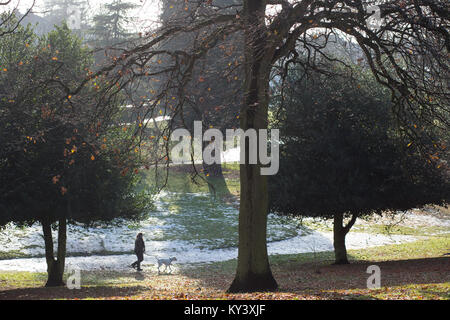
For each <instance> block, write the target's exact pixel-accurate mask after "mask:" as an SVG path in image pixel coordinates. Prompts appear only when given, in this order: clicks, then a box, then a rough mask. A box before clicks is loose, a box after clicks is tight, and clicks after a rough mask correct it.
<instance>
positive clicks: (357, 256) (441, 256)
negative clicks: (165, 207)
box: [0, 235, 450, 300]
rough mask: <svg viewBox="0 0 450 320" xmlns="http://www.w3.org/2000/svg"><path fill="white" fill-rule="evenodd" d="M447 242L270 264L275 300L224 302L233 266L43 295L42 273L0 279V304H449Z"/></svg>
mask: <svg viewBox="0 0 450 320" xmlns="http://www.w3.org/2000/svg"><path fill="white" fill-rule="evenodd" d="M449 251H450V237H449V236H448V235H447V236H433V237H427V238H424V239H422V240H419V241H416V242H412V243H407V244H399V245H389V246H381V247H373V248H369V249H362V250H349V256H350V259H351V261H352V263H351V264H350V265H343V266H335V265H332V264H331V263H332V261H333V253H332V252H321V253H305V254H296V255H274V256H271V257H270V260H271V265H272V271H273V274H274V276H275V278H276V279H277V281H278V284H279V290H278V291H277V292H266V293H264V292H261V293H253V294H226V293H225V291H226V289H227V287H228V286H229V284H230V283H231V281H232V280H233V276H234V272H235V268H236V261H235V260H230V261H225V262H220V263H212V264H195V265H183V266H178V268H177V270H176V271H174V272H173V274H161V275H158V273H157V272H156V268H155V267H152V266H148V267H147V269H146V270H145V271H144V272H143V273H135V272H122V273H121V272H93V271H92V272H82V274H81V276H82V288H81V290H68V289H67V288H53V289H48V288H43V285H44V284H45V280H46V274H45V273H31V272H0V299H139V300H140V299H152V300H157V299H164V300H166V299H189V300H195V299H269V300H271V299H283V300H287V299H289V300H297V299H449V298H450V272H449V270H450V257H448V256H446V254H447V253H449ZM373 264H376V265H378V266H379V267H380V268H381V286H382V287H381V288H380V289H367V286H366V281H367V278H368V276H369V274H367V273H366V270H367V267H368V266H369V265H373Z"/></svg>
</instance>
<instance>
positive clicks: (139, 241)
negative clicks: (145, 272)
mask: <svg viewBox="0 0 450 320" xmlns="http://www.w3.org/2000/svg"><path fill="white" fill-rule="evenodd" d="M142 236H143V235H142V233H138V235H137V236H136V241H135V242H134V253H135V254H136V256H137V261H136V262H133V264H132V265H131V267H132V268H135V269H136V270H137V271H142V269H141V262H142V261H144V252H145V243H144V239H143V238H142Z"/></svg>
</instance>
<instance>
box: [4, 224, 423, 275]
mask: <svg viewBox="0 0 450 320" xmlns="http://www.w3.org/2000/svg"><path fill="white" fill-rule="evenodd" d="M415 240H416V238H415V237H412V236H402V235H393V236H385V235H376V234H366V233H356V232H355V233H352V232H350V233H349V234H348V235H347V238H346V244H347V248H348V249H361V248H367V247H373V246H382V245H386V244H397V243H405V242H411V241H415ZM157 245H159V247H158V246H157ZM147 248H149V249H151V250H152V252H151V253H148V254H147V255H146V256H145V257H144V259H145V260H144V262H143V264H142V265H143V267H144V268H145V267H147V268H155V262H156V259H155V256H157V257H159V258H162V257H171V256H176V257H177V259H178V260H177V263H179V264H189V263H208V262H218V261H226V260H230V259H235V258H237V253H238V251H237V248H229V249H214V250H210V249H199V248H197V247H195V246H193V245H191V244H189V243H186V242H183V241H172V242H170V243H169V242H165V243H164V244H162V243H161V242H150V243H148V245H147ZM331 250H333V234H332V233H331V232H312V233H310V234H307V235H302V234H301V233H300V234H299V235H298V236H296V237H293V238H291V239H286V240H282V241H276V242H270V243H268V252H269V255H273V254H296V253H305V252H321V251H331ZM135 260H136V257H135V256H134V255H131V254H123V255H109V256H98V255H93V256H87V257H67V258H66V265H67V266H72V267H76V268H79V269H80V270H82V271H83V270H84V271H92V270H117V271H122V270H128V269H130V267H129V265H130V264H131V263H132V262H134V261H135ZM0 270H3V271H12V270H14V271H32V272H45V271H46V270H47V265H46V262H45V258H29V259H12V260H0Z"/></svg>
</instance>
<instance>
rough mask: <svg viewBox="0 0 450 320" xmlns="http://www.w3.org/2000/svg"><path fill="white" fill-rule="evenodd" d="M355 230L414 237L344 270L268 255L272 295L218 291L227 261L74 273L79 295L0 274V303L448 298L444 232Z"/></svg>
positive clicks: (365, 253) (322, 259) (35, 276)
mask: <svg viewBox="0 0 450 320" xmlns="http://www.w3.org/2000/svg"><path fill="white" fill-rule="evenodd" d="M236 171H237V167H236V168H234V167H231V168H230V167H228V168H226V170H225V176H226V178H227V184H228V188H229V191H230V192H231V194H232V195H231V198H230V199H229V200H230V202H234V200H233V198H236V197H238V196H239V190H238V177H237V175H236ZM185 177H186V175H185V173H184V172H183V173H179V174H178V175H177V174H175V175H174V177H172V178H171V179H170V181H171V183H172V188H173V189H174V190H176V191H178V192H203V191H206V190H207V188H206V187H205V186H203V187H201V188H202V189H199V187H198V186H197V185H193V184H190V183H188V182H187V181H186V180H185ZM168 187H169V188H170V187H171V186H168ZM182 187H183V188H184V189H183V188H182ZM203 189H204V190H203ZM169 190H170V189H169ZM172 191H173V190H172ZM439 214H440V215H441V216H440V218H444V219H448V218H449V217H450V210H449V209H445V208H441V210H440V213H439ZM418 217H420V215H419V216H418ZM427 217H429V216H428V215H426V214H425V215H424V218H425V219H422V220H426V219H427ZM440 221H441V220H440ZM442 221H443V220H442ZM309 223H311V222H309ZM315 228H319V229H325V230H326V229H330V225H329V224H319V225H316V226H315ZM355 229H356V230H359V231H363V232H369V233H374V234H380V233H382V234H383V233H384V234H386V233H389V234H397V235H413V236H415V237H416V240H415V241H413V242H407V243H401V244H390V245H384V246H376V247H370V248H364V249H353V250H349V251H348V254H349V260H350V261H351V264H349V265H333V264H332V263H333V259H334V254H333V252H331V251H326V252H311V253H300V254H283V255H271V256H270V263H271V267H272V272H273V274H274V277H275V279H276V280H277V282H278V284H279V289H278V290H277V291H275V292H257V293H246V294H228V293H226V290H227V289H228V287H229V285H230V284H231V282H232V280H233V278H234V274H235V270H236V260H227V261H221V262H214V263H191V264H176V265H175V268H174V270H173V272H172V273H164V272H162V273H161V274H158V271H157V268H156V266H155V265H154V264H148V265H146V266H145V268H144V271H143V272H141V273H137V272H134V271H133V270H131V269H130V270H129V271H106V270H103V271H100V270H97V271H82V272H81V289H79V290H77V289H75V290H69V289H68V288H65V287H61V288H45V287H44V285H45V282H46V277H47V275H46V273H40V272H17V271H0V300H22V299H24V300H34V299H36V300H37V299H57V300H59V299H71V300H81V299H88V300H91V299H100V300H102V299H111V300H207V299H212V300H235V299H238V300H247V299H248V300H323V299H344V300H352V299H364V300H371V299H382V300H390V299H394V300H398V299H413V300H449V299H450V233H449V232H448V227H443V226H439V225H436V224H435V225H433V226H431V225H430V226H424V225H420V224H418V225H416V224H412V225H411V224H409V225H408V224H402V223H399V224H391V223H390V224H387V225H385V224H382V223H370V224H359V225H358V226H355ZM20 257H21V256H20V255H19V256H17V257H10V256H5V257H3V258H4V259H6V258H20ZM0 258H1V255H0ZM370 265H377V266H379V267H380V270H381V288H379V289H368V288H367V279H368V277H369V276H370V274H368V273H367V272H366V271H367V268H368V266H370ZM66 276H67V275H66Z"/></svg>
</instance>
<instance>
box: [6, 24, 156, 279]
mask: <svg viewBox="0 0 450 320" xmlns="http://www.w3.org/2000/svg"><path fill="white" fill-rule="evenodd" d="M0 42H1V43H0V48H2V49H3V48H7V49H8V50H7V51H8V53H9V54H5V55H2V59H3V60H2V61H1V63H2V71H3V72H2V73H1V74H0V83H1V84H0V88H2V89H4V90H2V91H1V92H0V106H1V108H0V110H1V111H0V134H1V136H2V140H1V141H0V212H1V215H0V226H1V225H5V224H6V223H9V222H14V223H18V224H33V223H35V222H40V223H41V225H42V228H43V234H44V241H45V254H46V260H47V266H48V281H47V286H59V285H62V284H63V272H64V265H65V256H66V229H67V223H73V222H80V223H85V224H89V223H91V222H93V221H110V220H112V219H114V218H116V217H126V218H129V219H140V218H142V216H143V214H144V213H145V208H146V207H147V205H148V199H147V198H146V197H145V196H144V195H143V194H136V192H135V184H136V181H137V180H136V179H137V175H136V173H137V169H138V167H137V166H138V163H137V161H136V160H137V153H134V152H132V153H130V152H129V150H130V149H132V146H131V145H129V144H128V141H129V140H128V139H127V138H126V137H124V136H123V134H124V133H122V131H121V130H120V128H114V127H111V123H112V121H113V120H114V119H115V118H116V117H118V116H119V114H118V112H119V110H120V109H119V105H120V99H119V98H120V97H119V96H118V95H109V94H108V91H107V89H108V88H110V87H114V84H108V83H106V82H105V81H104V80H102V79H100V78H97V79H95V78H94V79H92V81H89V82H88V84H87V85H86V86H83V87H78V88H79V91H78V92H77V96H72V95H70V94H69V95H67V94H66V92H67V90H71V88H74V87H75V88H77V86H78V85H79V84H80V83H81V82H82V81H84V79H85V78H86V74H89V73H90V71H89V66H90V65H91V64H92V57H91V56H90V54H89V53H88V51H87V50H86V49H83V48H82V46H81V42H80V40H79V39H78V38H76V37H75V36H73V35H72V34H71V32H70V30H69V29H68V28H67V26H66V25H63V26H62V27H57V28H56V30H55V31H52V32H51V33H49V35H48V36H45V37H42V38H39V39H37V38H36V37H35V36H34V35H33V33H32V30H31V29H30V28H29V27H28V28H23V27H19V28H17V30H16V32H14V33H11V34H9V35H7V36H5V37H2V38H1V39H0ZM124 141H125V142H127V143H124ZM56 223H58V249H57V254H56V256H55V253H54V247H53V238H52V232H51V229H52V226H55V225H56Z"/></svg>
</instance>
